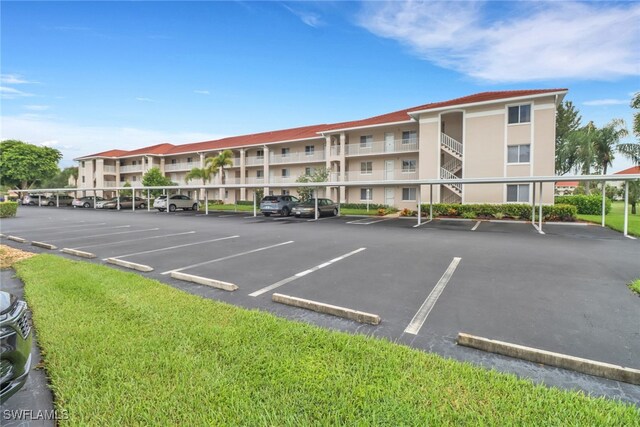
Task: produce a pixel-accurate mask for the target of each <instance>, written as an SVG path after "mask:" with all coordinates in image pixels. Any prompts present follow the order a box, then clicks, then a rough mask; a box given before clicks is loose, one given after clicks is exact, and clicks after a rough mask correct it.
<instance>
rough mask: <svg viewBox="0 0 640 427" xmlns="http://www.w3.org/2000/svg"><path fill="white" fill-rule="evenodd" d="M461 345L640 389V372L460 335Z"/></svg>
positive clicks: (463, 334) (639, 370)
mask: <svg viewBox="0 0 640 427" xmlns="http://www.w3.org/2000/svg"><path fill="white" fill-rule="evenodd" d="M458 345H462V346H465V347H471V348H475V349H478V350H484V351H488V352H490V353H496V354H502V355H504V356H509V357H514V358H517V359H522V360H526V361H529V362H534V363H542V364H544V365H548V366H555V367H558V368H563V369H569V370H571V371H576V372H580V373H583V374H588V375H594V376H596V377H602V378H607V379H610V380H615V381H622V382H625V383H630V384H636V385H640V369H633V368H626V367H622V366H618V365H612V364H610V363H604V362H598V361H595V360H590V359H583V358H581V357H575V356H569V355H567V354H562V353H554V352H551V351H546V350H540V349H537V348H532V347H526V346H523V345H518V344H511V343H507V342H503V341H496V340H491V339H488V338H482V337H477V336H474V335H469V334H465V333H463V332H460V333H458Z"/></svg>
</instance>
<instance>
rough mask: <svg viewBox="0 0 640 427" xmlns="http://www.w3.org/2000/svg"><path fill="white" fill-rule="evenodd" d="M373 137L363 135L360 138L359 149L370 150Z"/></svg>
mask: <svg viewBox="0 0 640 427" xmlns="http://www.w3.org/2000/svg"><path fill="white" fill-rule="evenodd" d="M372 143H373V135H363V136H361V137H360V148H371V144H372Z"/></svg>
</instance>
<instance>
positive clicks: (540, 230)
mask: <svg viewBox="0 0 640 427" xmlns="http://www.w3.org/2000/svg"><path fill="white" fill-rule="evenodd" d="M538 221H540V222H539V225H538V231H539V232H541V233H542V181H540V205H539V206H538Z"/></svg>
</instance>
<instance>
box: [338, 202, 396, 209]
mask: <svg viewBox="0 0 640 427" xmlns="http://www.w3.org/2000/svg"><path fill="white" fill-rule="evenodd" d="M340 207H341V208H345V209H367V204H366V203H341V204H340ZM381 208H382V209H389V208H390V207H389V206H387V205H379V204H376V203H369V209H371V210H376V209H381Z"/></svg>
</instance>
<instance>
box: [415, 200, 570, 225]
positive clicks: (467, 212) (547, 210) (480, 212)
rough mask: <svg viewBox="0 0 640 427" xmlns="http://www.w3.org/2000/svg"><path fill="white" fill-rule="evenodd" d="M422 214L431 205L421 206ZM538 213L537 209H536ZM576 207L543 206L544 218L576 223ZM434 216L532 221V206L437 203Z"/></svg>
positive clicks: (560, 205) (562, 205) (434, 206)
mask: <svg viewBox="0 0 640 427" xmlns="http://www.w3.org/2000/svg"><path fill="white" fill-rule="evenodd" d="M421 210H422V212H426V213H427V214H428V213H429V205H422V206H421ZM536 212H537V208H536ZM577 213H578V212H577V209H576V206H572V205H567V204H557V205H554V206H543V207H542V216H543V218H544V219H545V220H549V221H575V219H576V215H577ZM433 215H434V216H436V217H437V216H454V217H463V218H470V219H472V218H483V219H491V218H498V219H502V218H511V219H526V220H530V219H531V205H526V204H518V203H506V204H502V205H500V204H496V205H492V204H488V203H487V204H478V205H460V204H447V203H435V204H434V205H433Z"/></svg>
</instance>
